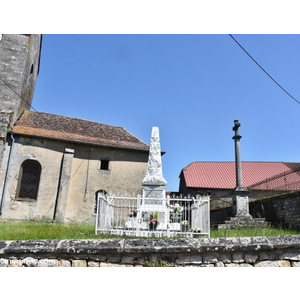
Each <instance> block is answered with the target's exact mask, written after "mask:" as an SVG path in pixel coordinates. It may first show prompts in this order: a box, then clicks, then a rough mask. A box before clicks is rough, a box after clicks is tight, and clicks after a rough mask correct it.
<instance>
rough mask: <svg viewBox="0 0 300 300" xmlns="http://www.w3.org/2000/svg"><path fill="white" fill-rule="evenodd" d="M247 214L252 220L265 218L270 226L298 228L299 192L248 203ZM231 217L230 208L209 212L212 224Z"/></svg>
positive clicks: (299, 219)
mask: <svg viewBox="0 0 300 300" xmlns="http://www.w3.org/2000/svg"><path fill="white" fill-rule="evenodd" d="M249 213H250V214H251V216H253V217H254V218H265V219H266V221H267V222H270V223H271V224H273V225H275V224H279V225H283V226H286V227H289V228H300V191H299V192H294V193H289V194H285V195H279V196H274V197H270V198H265V199H258V200H255V201H251V202H249ZM230 217H233V214H232V206H229V207H225V208H219V209H214V210H211V211H210V221H211V223H213V224H217V223H222V222H224V221H225V220H227V219H229V218H230Z"/></svg>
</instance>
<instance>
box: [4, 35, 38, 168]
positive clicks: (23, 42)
mask: <svg viewBox="0 0 300 300" xmlns="http://www.w3.org/2000/svg"><path fill="white" fill-rule="evenodd" d="M41 44H42V35H41V34H3V35H2V40H1V41H0V78H1V80H0V173H2V172H4V169H5V166H2V156H3V152H4V149H5V144H6V135H7V131H9V130H10V128H11V127H12V125H13V123H14V122H15V121H16V119H17V118H18V116H19V115H20V113H21V111H22V109H23V108H27V109H30V108H31V103H32V98H33V93H34V88H35V83H36V80H37V76H38V73H39V67H40V54H41Z"/></svg>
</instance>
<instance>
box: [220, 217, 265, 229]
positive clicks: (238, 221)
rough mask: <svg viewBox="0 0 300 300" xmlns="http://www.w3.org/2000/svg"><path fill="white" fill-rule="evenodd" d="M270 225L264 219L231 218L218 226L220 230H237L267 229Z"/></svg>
mask: <svg viewBox="0 0 300 300" xmlns="http://www.w3.org/2000/svg"><path fill="white" fill-rule="evenodd" d="M268 226H269V223H268V222H267V221H266V220H265V219H264V218H252V217H251V216H247V217H231V218H230V219H229V220H226V221H225V224H218V229H235V228H243V227H252V228H254V227H255V228H265V227H268Z"/></svg>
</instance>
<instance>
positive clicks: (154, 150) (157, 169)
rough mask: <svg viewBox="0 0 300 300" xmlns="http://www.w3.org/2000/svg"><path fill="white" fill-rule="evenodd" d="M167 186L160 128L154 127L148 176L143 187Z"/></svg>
mask: <svg viewBox="0 0 300 300" xmlns="http://www.w3.org/2000/svg"><path fill="white" fill-rule="evenodd" d="M144 184H145V185H147V184H149V185H166V184H167V181H166V180H165V179H164V177H163V175H162V164H161V151H160V140H159V129H158V127H152V134H151V143H150V152H149V159H148V167H147V175H146V177H145V178H144V179H143V185H144Z"/></svg>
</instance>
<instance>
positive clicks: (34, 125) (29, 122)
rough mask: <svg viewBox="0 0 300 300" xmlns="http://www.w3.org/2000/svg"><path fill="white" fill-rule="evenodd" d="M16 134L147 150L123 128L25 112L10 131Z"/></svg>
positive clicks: (144, 144) (147, 148)
mask: <svg viewBox="0 0 300 300" xmlns="http://www.w3.org/2000/svg"><path fill="white" fill-rule="evenodd" d="M12 132H13V133H15V134H20V135H29V136H35V137H40V138H43V137H44V138H51V139H57V140H64V141H72V142H79V143H87V144H94V145H98V146H105V147H113V148H124V149H131V150H138V151H147V152H148V151H149V149H150V147H149V145H147V144H146V143H144V142H143V141H141V140H140V139H138V138H137V137H135V136H134V135H132V134H131V133H129V132H128V131H127V130H125V129H124V128H122V127H116V126H112V125H107V124H102V123H96V122H92V121H86V120H82V119H77V118H71V117H65V116H60V115H52V114H46V113H38V112H32V111H24V112H23V114H22V115H21V116H20V118H19V119H18V120H17V122H16V124H15V126H14V127H13V130H12Z"/></svg>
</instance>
